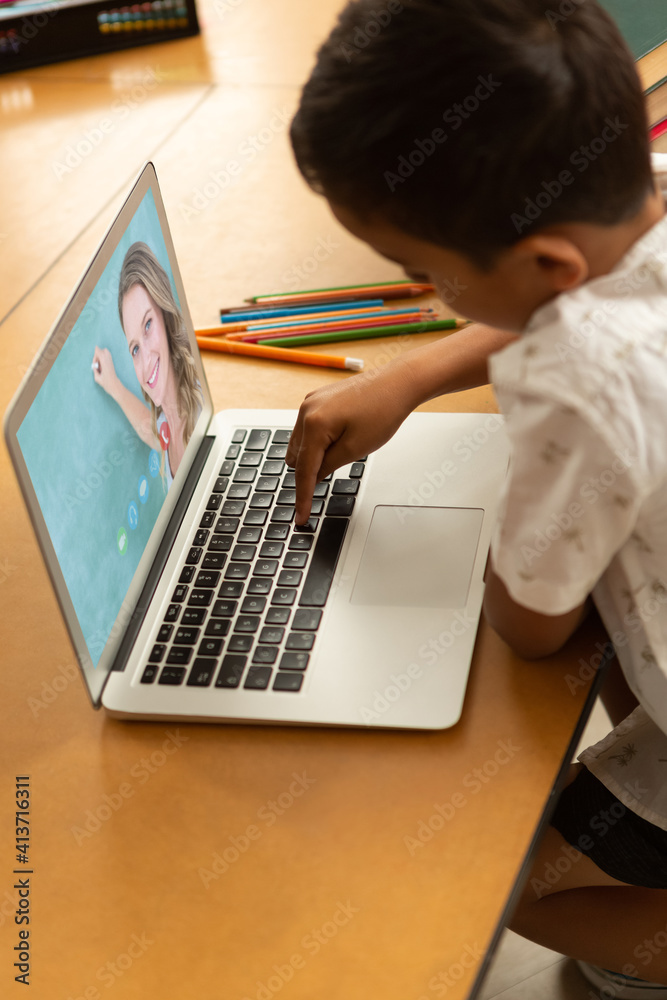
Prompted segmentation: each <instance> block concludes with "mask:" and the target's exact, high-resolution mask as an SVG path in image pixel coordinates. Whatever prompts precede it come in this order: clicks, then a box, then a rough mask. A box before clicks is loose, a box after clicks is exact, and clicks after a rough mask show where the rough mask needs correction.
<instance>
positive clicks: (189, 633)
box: [174, 625, 199, 646]
mask: <svg viewBox="0 0 667 1000" xmlns="http://www.w3.org/2000/svg"><path fill="white" fill-rule="evenodd" d="M198 638H199V629H198V628H193V627H192V626H189V625H181V627H180V628H177V629H176V635H175V636H174V642H175V643H176V644H177V645H179V646H194V644H195V643H196V641H197V639H198Z"/></svg>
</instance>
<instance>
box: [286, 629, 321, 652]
mask: <svg viewBox="0 0 667 1000" xmlns="http://www.w3.org/2000/svg"><path fill="white" fill-rule="evenodd" d="M314 642H315V636H314V635H313V633H312V632H290V634H289V635H288V636H287V642H286V643H285V649H298V650H306V651H307V650H310V649H312V648H313V643H314Z"/></svg>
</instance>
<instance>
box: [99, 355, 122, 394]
mask: <svg viewBox="0 0 667 1000" xmlns="http://www.w3.org/2000/svg"><path fill="white" fill-rule="evenodd" d="M93 378H94V379H95V381H96V382H97V384H98V385H99V386H101V387H102V388H103V389H104V391H105V392H107V393H108V394H109V395H110V396H111V397H112V398H114V399H115V398H116V396H117V392H116V390H117V387H118V383H119V379H118V376H117V375H116V369H115V368H114V364H113V358H112V357H111V351H109V350H108V349H107V348H106V347H96V348H95V353H94V354H93Z"/></svg>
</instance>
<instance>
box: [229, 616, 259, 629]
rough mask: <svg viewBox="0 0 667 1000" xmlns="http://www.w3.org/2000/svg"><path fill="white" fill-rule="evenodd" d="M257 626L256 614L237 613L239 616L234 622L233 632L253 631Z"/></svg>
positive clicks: (257, 617) (257, 618)
mask: <svg viewBox="0 0 667 1000" xmlns="http://www.w3.org/2000/svg"><path fill="white" fill-rule="evenodd" d="M258 628H259V616H258V615H239V617H238V618H237V619H236V621H235V622H234V631H235V632H252V633H255V632H256V631H257V629H258Z"/></svg>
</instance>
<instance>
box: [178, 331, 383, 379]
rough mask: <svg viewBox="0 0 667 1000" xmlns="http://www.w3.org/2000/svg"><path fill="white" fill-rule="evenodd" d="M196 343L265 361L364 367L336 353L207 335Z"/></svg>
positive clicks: (354, 368) (355, 368) (356, 368)
mask: <svg viewBox="0 0 667 1000" xmlns="http://www.w3.org/2000/svg"><path fill="white" fill-rule="evenodd" d="M197 343H198V344H199V346H200V347H202V348H203V349H204V350H207V351H219V352H220V353H221V354H243V355H246V356H248V357H251V358H264V359H266V360H267V361H292V362H296V363H297V364H302V365H317V366H320V367H324V368H346V369H348V370H349V371H353V372H360V371H361V370H362V368H363V367H364V363H363V361H362V360H361V358H344V357H339V356H338V355H336V354H311V353H310V352H308V351H292V350H283V349H282V348H280V347H264V346H260V345H259V344H240V343H238V342H232V341H229V340H226V339H225V338H219V339H218V340H214V339H209V338H208V337H197Z"/></svg>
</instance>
